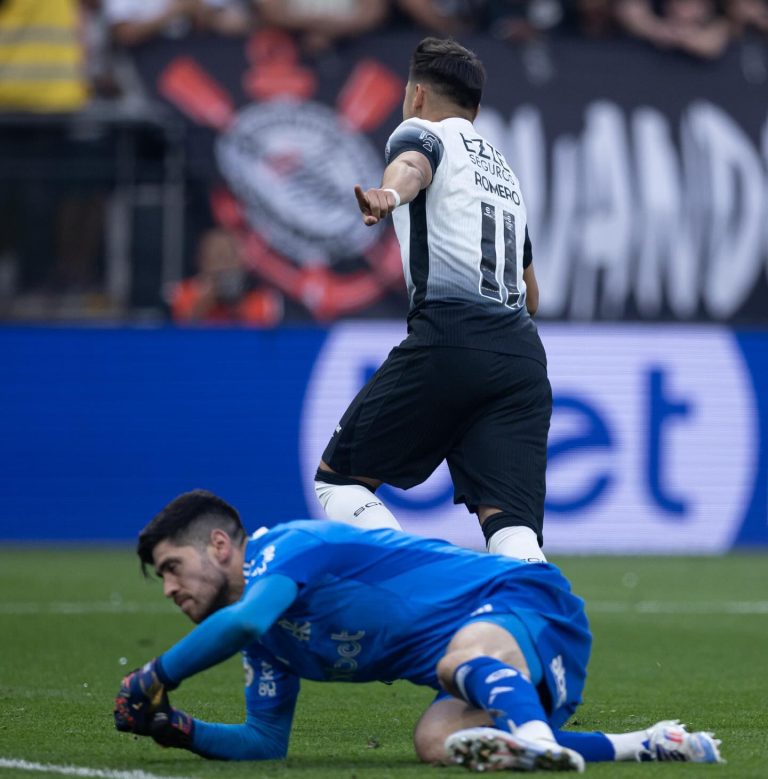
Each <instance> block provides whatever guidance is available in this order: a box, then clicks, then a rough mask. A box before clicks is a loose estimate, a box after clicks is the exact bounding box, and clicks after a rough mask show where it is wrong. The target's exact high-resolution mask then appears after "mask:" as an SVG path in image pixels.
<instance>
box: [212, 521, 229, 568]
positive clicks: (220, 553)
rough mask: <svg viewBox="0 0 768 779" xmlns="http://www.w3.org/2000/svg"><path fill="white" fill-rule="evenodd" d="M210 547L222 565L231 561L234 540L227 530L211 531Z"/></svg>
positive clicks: (217, 529)
mask: <svg viewBox="0 0 768 779" xmlns="http://www.w3.org/2000/svg"><path fill="white" fill-rule="evenodd" d="M209 545H210V546H211V548H212V550H213V555H214V557H215V558H216V559H217V560H218V561H219V562H220V563H224V562H226V561H227V560H228V559H229V556H230V555H231V553H232V539H231V538H230V537H229V533H227V532H226V531H225V530H221V529H220V528H214V529H213V530H211V538H210V541H209Z"/></svg>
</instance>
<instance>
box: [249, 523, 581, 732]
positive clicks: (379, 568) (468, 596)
mask: <svg viewBox="0 0 768 779" xmlns="http://www.w3.org/2000/svg"><path fill="white" fill-rule="evenodd" d="M244 571H245V576H246V592H247V590H248V589H249V588H250V587H252V586H254V585H255V584H256V583H257V582H258V581H259V580H260V579H262V578H263V577H268V576H270V575H274V574H281V575H283V576H286V577H288V578H290V579H291V580H293V581H294V582H296V584H297V585H298V588H299V589H298V596H297V598H296V600H295V601H294V602H293V603H292V604H291V606H290V607H289V608H288V609H287V610H286V611H284V612H283V613H282V614H281V615H280V617H279V618H278V619H277V621H276V622H274V624H273V625H272V627H270V628H269V629H268V630H267V631H266V632H265V633H264V634H263V635H262V636H261V638H260V639H259V641H257V642H254V643H253V644H252V645H250V646H249V647H247V649H246V651H245V656H246V661H247V663H248V665H249V666H250V669H249V677H250V671H251V670H252V671H253V675H252V677H251V678H252V684H251V685H249V688H250V689H249V703H250V704H252V705H256V706H258V705H259V700H258V699H262V700H261V704H262V705H264V704H266V705H269V702H268V700H264V699H265V698H266V699H269V698H280V697H282V695H280V686H281V685H280V680H281V679H282V680H285V682H284V686H286V687H288V688H290V687H291V683H290V681H288V680H286V676H297V677H300V678H305V679H314V680H319V681H351V682H352V681H353V682H367V681H374V680H378V681H390V680H395V679H407V680H409V681H411V682H414V683H415V684H420V685H426V686H429V687H432V688H434V689H439V684H438V680H437V674H436V666H437V661H438V660H439V659H440V657H441V656H442V655H443V654H444V652H445V649H446V647H447V645H448V642H449V641H450V639H451V637H452V636H453V635H454V633H456V631H457V630H458V629H459V628H460V627H461V626H462V625H464V624H465V623H467V622H468V621H470V620H472V619H473V618H476V617H477V616H478V615H481V614H490V613H492V612H493V611H497V612H504V613H514V614H517V615H518V616H519V617H520V618H521V619H523V621H524V622H525V623H526V624H528V625H529V626H530V628H531V630H532V632H533V633H534V634H535V639H536V640H537V642H538V644H539V646H538V647H537V648H538V649H539V652H540V654H541V653H542V650H544V654H546V644H547V641H548V638H550V639H551V638H552V637H553V636H557V638H558V641H557V642H556V646H555V648H556V649H559V651H558V652H557V654H558V655H563V654H567V655H568V656H569V657H568V658H565V657H563V658H562V661H563V662H564V663H565V664H566V666H569V667H568V671H569V672H570V673H569V674H568V676H569V677H570V678H569V680H568V681H569V682H570V686H571V690H570V691H569V693H568V695H567V698H568V701H567V702H568V703H569V704H572V705H569V706H567V707H566V708H567V709H568V710H569V712H570V710H572V709H573V708H575V705H576V703H577V702H578V700H579V699H580V693H581V688H582V686H583V680H584V675H585V666H586V661H587V656H588V652H589V642H590V636H589V630H588V627H587V623H586V618H585V616H584V608H583V601H582V600H581V599H580V598H578V597H576V596H575V595H573V594H572V593H571V591H570V586H569V584H568V582H567V581H566V580H565V578H564V577H563V576H562V575H561V574H560V572H559V571H558V569H557V568H555V566H553V565H549V564H530V563H523V562H520V561H517V560H513V559H510V558H505V557H499V556H496V555H488V554H480V553H477V552H472V551H469V550H466V549H462V548H459V547H456V546H453V545H451V544H448V543H445V542H443V541H437V540H430V539H424V538H419V537H416V536H411V535H407V534H404V533H400V532H396V531H393V530H372V531H365V532H363V531H360V530H357V529H355V528H353V527H350V526H349V525H345V524H342V523H337V522H329V521H318V520H300V521H294V522H288V523H286V524H283V525H279V526H277V527H275V528H273V529H272V530H270V531H269V532H267V533H266V534H264V535H262V536H260V537H258V538H254V539H252V540H250V541H249V543H248V546H247V549H246V556H245V566H244ZM563 642H565V643H567V644H568V645H569V647H568V650H569V651H568V652H567V653H564V652H563V651H562V649H561V648H560V647H561V645H562V644H563ZM542 660H543V661H545V664H546V662H549V660H550V658H549V657H542ZM265 664H266V665H265ZM556 670H557V669H556ZM550 677H551V679H550V680H548V681H549V682H551V683H550V684H549V686H550V687H551V688H552V689H553V704H554V703H556V702H557V700H556V699H557V697H558V695H559V693H558V690H561V689H562V687H563V684H564V679H563V674H562V673H561V674H559V678H558V673H557V672H553V673H550ZM286 693H290V690H289V689H287V690H286ZM560 697H562V696H560ZM565 703H566V701H565V700H561V701H560V704H561V706H562V705H564V704H565ZM553 708H554V706H553ZM249 709H251V706H249ZM558 719H559V718H558Z"/></svg>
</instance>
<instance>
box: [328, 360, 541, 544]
mask: <svg viewBox="0 0 768 779" xmlns="http://www.w3.org/2000/svg"><path fill="white" fill-rule="evenodd" d="M551 415H552V390H551V388H550V385H549V379H548V378H547V369H546V368H545V367H544V365H542V364H541V363H540V362H538V361H536V360H533V359H530V358H528V357H516V356H512V355H508V354H498V353H496V352H488V351H483V350H480V349H464V348H455V347H439V346H430V347H427V348H420V349H403V348H400V347H396V348H395V349H393V350H392V351H391V352H390V354H389V356H388V357H387V359H386V360H385V361H384V363H383V364H382V366H381V367H380V368H379V369H378V370H377V371H376V373H375V374H374V375H373V376H372V377H371V379H370V381H369V382H368V383H367V384H366V385H365V386H364V387H363V388H362V389H361V390H360V392H359V393H358V394H357V397H355V399H354V400H353V401H352V403H351V404H350V406H349V408H348V409H347V411H346V412H345V414H344V416H343V417H342V419H341V421H340V422H339V425H338V427H337V428H336V431H335V432H334V434H333V437H332V438H331V440H330V442H329V444H328V446H327V447H326V449H325V452H324V453H323V460H324V461H325V462H326V463H328V465H330V466H331V468H333V470H334V471H337V472H338V473H340V474H343V475H345V476H356V477H369V478H374V479H379V480H380V481H383V482H386V483H387V484H391V485H393V486H395V487H400V488H402V489H408V488H409V487H413V486H415V485H417V484H421V482H423V481H425V480H426V479H427V478H428V477H429V475H430V474H431V473H432V472H433V471H434V470H435V468H437V466H438V465H440V463H441V462H442V461H443V460H447V462H448V467H449V469H450V472H451V478H452V479H453V485H454V502H455V503H465V504H466V505H467V508H468V509H469V510H470V511H473V512H474V511H476V510H477V507H478V506H480V505H486V506H494V507H496V508H500V509H502V510H503V511H507V512H510V513H512V514H513V515H514V516H515V517H516V518H519V519H520V520H521V524H524V525H528V526H530V527H533V528H534V529H535V530H536V532H537V533H540V532H541V525H542V520H543V516H544V495H545V491H546V481H545V476H546V467H547V435H548V433H549V422H550V417H551Z"/></svg>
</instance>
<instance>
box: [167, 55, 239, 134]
mask: <svg viewBox="0 0 768 779" xmlns="http://www.w3.org/2000/svg"><path fill="white" fill-rule="evenodd" d="M158 90H159V91H160V93H161V94H162V95H163V97H165V98H166V99H167V100H169V101H170V102H172V103H173V104H174V105H176V107H177V108H178V109H179V110H180V111H183V112H184V113H185V114H186V115H187V116H188V117H189V118H190V119H192V120H193V121H195V122H198V123H199V124H204V125H208V126H209V127H213V128H214V129H216V130H226V128H227V127H228V126H229V125H230V123H231V122H232V118H233V117H234V114H235V107H234V103H233V101H232V98H231V97H230V95H229V94H228V93H227V92H226V90H224V88H223V87H221V86H220V85H219V83H218V82H217V81H215V80H214V79H213V78H211V76H209V75H208V74H207V73H206V72H205V71H204V70H203V69H202V68H201V67H200V66H199V65H198V64H197V63H196V62H195V61H194V60H193V59H191V58H190V57H177V58H176V59H174V60H173V61H172V62H171V63H170V64H169V65H168V66H167V67H166V68H165V70H164V71H163V72H162V73H161V74H160V77H159V79H158Z"/></svg>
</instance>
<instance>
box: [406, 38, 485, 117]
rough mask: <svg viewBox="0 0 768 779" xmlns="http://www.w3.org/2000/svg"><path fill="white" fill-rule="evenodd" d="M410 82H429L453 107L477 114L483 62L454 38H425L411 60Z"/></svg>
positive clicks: (481, 90) (481, 91)
mask: <svg viewBox="0 0 768 779" xmlns="http://www.w3.org/2000/svg"><path fill="white" fill-rule="evenodd" d="M408 78H409V80H410V81H413V82H419V81H426V82H428V83H430V84H432V86H433V87H435V89H436V90H437V91H438V92H439V93H440V94H441V95H442V96H443V97H445V98H447V99H448V100H450V101H451V102H452V103H455V104H456V105H459V106H461V107H462V108H469V109H474V110H476V109H477V107H478V106H479V105H480V99H481V98H482V96H483V86H484V85H485V68H484V67H483V63H482V62H480V58H479V57H478V56H477V55H476V54H475V53H474V52H473V51H470V50H469V49H467V48H465V47H464V46H462V45H461V44H460V43H457V42H456V41H454V40H453V39H452V38H424V40H423V41H421V43H419V45H418V46H417V47H416V51H414V52H413V56H412V57H411V67H410V72H409V75H408Z"/></svg>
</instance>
